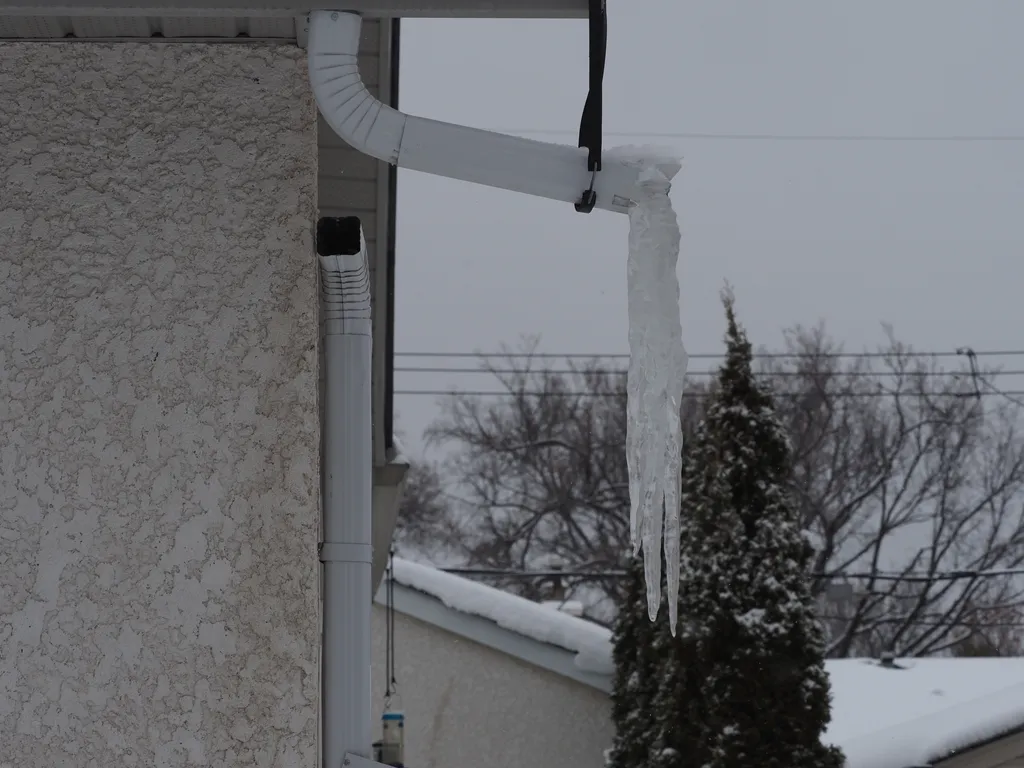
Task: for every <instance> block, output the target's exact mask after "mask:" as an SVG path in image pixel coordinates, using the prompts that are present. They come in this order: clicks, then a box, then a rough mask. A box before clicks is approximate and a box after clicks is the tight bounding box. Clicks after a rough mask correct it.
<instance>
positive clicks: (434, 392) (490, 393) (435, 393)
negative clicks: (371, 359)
mask: <svg viewBox="0 0 1024 768" xmlns="http://www.w3.org/2000/svg"><path fill="white" fill-rule="evenodd" d="M395 394H396V395H402V396H406V397H420V396H422V397H539V398H544V397H600V398H603V397H625V393H620V392H581V391H572V392H543V391H537V390H524V391H520V390H507V389H506V390H498V389H494V390H486V389H449V390H444V389H396V390H395ZM809 394H818V393H806V392H775V393H774V394H773V395H772V397H773V398H775V399H776V400H790V399H793V400H799V399H803V398H806V397H808V396H809ZM820 394H821V395H822V397H828V398H842V399H845V398H858V397H902V398H905V399H908V400H913V399H924V398H928V397H939V396H941V395H943V393H931V392H890V391H888V390H884V389H882V390H872V391H870V392H844V391H839V392H825V393H820ZM945 394H946V395H949V394H954V393H945ZM682 396H683V399H684V400H690V399H700V398H703V397H706V394H705V393H703V392H684V393H683V395H682ZM964 396H969V397H975V396H976V395H975V393H973V392H971V393H965V394H964ZM997 396H998V397H1003V398H1005V399H1007V400H1010V401H1011V402H1015V403H1016V402H1017V399H1018V398H1024V390H1020V389H1018V390H996V391H994V392H993V391H991V390H990V391H987V392H980V393H978V394H977V397H997ZM1018 404H1019V405H1020V406H1021V407H1024V400H1022V401H1021V402H1019V403H1018Z"/></svg>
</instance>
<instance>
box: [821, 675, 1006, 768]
mask: <svg viewBox="0 0 1024 768" xmlns="http://www.w3.org/2000/svg"><path fill="white" fill-rule="evenodd" d="M896 663H897V664H898V665H899V667H901V668H898V669H892V668H886V667H883V666H882V665H880V664H879V663H878V662H877V661H867V660H858V659H844V660H836V661H828V662H826V664H825V666H826V668H827V669H828V673H829V677H830V678H831V681H832V698H833V701H832V723H831V725H830V726H829V729H828V733H827V739H828V740H829V741H831V742H832V743H834V744H837V745H839V746H840V747H842V748H843V751H844V753H845V754H846V760H847V765H848V766H849V767H850V768H909V767H911V766H921V765H927V764H929V763H931V762H934V761H936V760H940V759H942V758H944V757H948V756H949V755H951V754H953V753H955V752H960V751H963V750H965V749H968V748H970V747H974V746H977V745H979V744H982V743H984V742H987V741H989V740H991V739H994V738H996V737H998V736H1003V735H1005V734H1007V733H1009V732H1010V731H1014V730H1017V729H1018V728H1020V727H1021V726H1024V659H1019V658H1018V659H901V660H897V662H896Z"/></svg>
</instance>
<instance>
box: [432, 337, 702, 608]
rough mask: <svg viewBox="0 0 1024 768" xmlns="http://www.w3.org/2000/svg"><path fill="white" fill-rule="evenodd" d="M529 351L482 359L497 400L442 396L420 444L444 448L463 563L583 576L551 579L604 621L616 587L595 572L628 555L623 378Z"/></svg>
mask: <svg viewBox="0 0 1024 768" xmlns="http://www.w3.org/2000/svg"><path fill="white" fill-rule="evenodd" d="M534 348H535V342H526V343H525V344H524V346H523V347H522V348H521V350H525V353H524V352H523V351H521V350H511V349H507V348H506V349H505V350H504V354H503V355H502V356H499V357H496V358H494V359H489V360H486V361H485V362H484V364H483V367H484V368H485V369H486V370H488V371H489V372H491V373H492V374H493V375H494V376H495V378H496V379H497V381H498V382H500V385H501V389H503V390H504V392H505V393H506V395H505V396H504V397H501V398H498V399H487V398H480V397H471V396H457V397H454V398H450V399H448V400H447V401H446V402H445V403H444V415H443V416H442V418H441V419H439V420H438V421H437V422H436V423H435V424H434V425H433V426H432V427H431V428H430V430H429V431H428V433H427V437H428V441H429V442H431V443H433V444H435V445H438V444H444V445H446V446H447V447H449V448H452V449H453V450H452V453H451V454H450V455H449V459H448V462H447V469H448V471H449V473H450V477H451V478H452V479H453V480H455V481H456V482H455V483H454V484H453V487H456V488H458V489H459V491H458V498H457V499H456V500H455V502H454V503H455V505H456V506H457V507H458V509H459V515H458V517H459V520H460V529H461V532H462V537H463V539H462V543H463V554H464V558H465V561H466V562H467V563H469V564H472V565H474V566H478V567H485V568H494V569H502V570H524V569H537V568H548V569H551V568H559V567H566V568H569V567H571V568H572V569H573V570H575V571H580V570H584V571H591V572H593V573H594V574H595V575H594V576H593V577H591V578H587V579H580V578H578V577H571V576H567V577H566V578H565V579H564V580H563V583H564V585H565V587H566V588H567V589H569V590H570V591H571V592H572V593H573V594H574V596H576V597H578V598H580V599H584V600H585V602H586V604H587V607H588V612H589V615H590V616H591V617H592V618H596V619H608V618H610V617H611V615H612V614H611V613H610V611H611V609H612V602H613V601H614V599H615V598H616V597H618V595H619V592H620V590H621V589H622V587H623V584H622V583H621V579H618V578H615V577H601V576H600V574H602V573H605V572H607V571H609V570H615V569H620V568H624V567H625V566H626V564H627V563H628V556H629V483H628V476H627V472H626V459H625V448H624V447H625V435H626V408H625V398H626V390H625V386H626V378H625V376H624V375H622V373H621V371H619V370H618V369H616V368H614V367H612V368H610V367H609V364H608V362H607V361H601V360H590V361H587V362H585V363H582V364H581V363H572V362H570V361H558V360H550V359H547V358H540V357H535V356H533V355H532V354H531V352H532V350H533V349H534ZM524 354H525V356H519V355H524ZM698 417H699V410H698V404H697V403H696V402H695V401H692V400H687V401H686V408H685V410H684V422H685V423H688V424H689V425H691V426H693V425H695V424H696V421H697V418H698ZM495 583H497V584H499V585H500V586H502V587H504V588H506V589H509V590H511V591H515V592H517V593H519V594H522V595H523V596H524V597H528V598H530V599H541V598H544V597H546V596H547V595H546V594H545V590H546V589H547V587H548V585H547V584H546V583H545V582H538V581H526V580H522V579H515V580H501V579H498V580H497V581H496V582H495ZM609 598H610V600H609Z"/></svg>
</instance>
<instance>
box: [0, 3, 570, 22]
mask: <svg viewBox="0 0 1024 768" xmlns="http://www.w3.org/2000/svg"><path fill="white" fill-rule="evenodd" d="M330 5H331V4H330V3H326V4H325V3H320V4H316V3H310V1H309V0H31V1H30V0H0V15H12V14H18V15H28V16H80V15H86V16H154V15H159V16H193V17H195V16H215V17H225V16H246V17H260V16H264V17H265V16H277V17H285V16H291V17H294V16H298V15H302V14H306V13H309V12H310V11H312V10H317V9H322V8H325V6H326V7H327V8H330ZM341 6H343V8H344V10H346V11H354V12H357V13H361V14H363V15H364V16H367V17H369V18H374V17H403V18H483V19H501V18H504V19H516V18H518V19H576V18H586V17H587V0H345V2H344V3H341Z"/></svg>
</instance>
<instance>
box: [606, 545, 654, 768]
mask: <svg viewBox="0 0 1024 768" xmlns="http://www.w3.org/2000/svg"><path fill="white" fill-rule="evenodd" d="M662 592H664V590H662ZM662 599H663V600H664V597H663V598H662ZM658 615H659V617H663V616H664V615H665V611H664V610H662V611H659V614H658ZM662 625H665V626H667V622H664V621H659V622H658V623H657V624H655V623H652V622H651V620H650V618H648V615H647V592H646V586H645V581H644V563H643V558H642V557H634V558H632V560H631V561H630V565H629V575H628V577H627V580H626V590H625V594H624V597H623V602H622V605H620V606H619V612H618V617H617V619H616V622H615V629H614V632H613V633H612V646H613V647H612V658H613V659H614V661H615V679H614V682H613V687H612V723H613V724H614V725H615V740H614V742H613V743H612V748H611V750H609V754H608V763H607V764H608V768H647V766H648V765H649V763H648V756H649V754H650V752H651V746H652V741H653V738H654V733H653V730H652V728H653V724H652V721H651V713H652V704H653V699H654V696H655V692H656V690H657V687H658V679H659V677H660V669H659V662H660V659H659V655H660V654H659V649H658V648H657V647H656V643H655V638H656V635H657V634H658V631H659V629H660V627H661V626H662Z"/></svg>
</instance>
